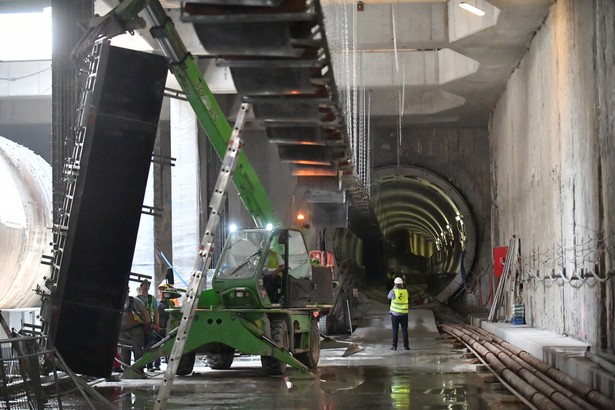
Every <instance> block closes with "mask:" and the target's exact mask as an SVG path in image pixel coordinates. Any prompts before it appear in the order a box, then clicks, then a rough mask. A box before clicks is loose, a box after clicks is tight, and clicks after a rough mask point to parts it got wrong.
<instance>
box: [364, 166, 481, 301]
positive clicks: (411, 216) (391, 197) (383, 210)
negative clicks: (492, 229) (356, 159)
mask: <svg viewBox="0 0 615 410" xmlns="http://www.w3.org/2000/svg"><path fill="white" fill-rule="evenodd" d="M371 199H372V205H373V208H374V212H375V214H376V218H377V219H378V222H379V225H380V229H381V230H382V236H383V238H384V243H383V246H382V251H381V252H378V253H379V256H380V257H381V263H380V265H381V266H384V269H386V270H387V271H388V272H389V273H394V274H395V275H401V276H403V277H405V278H406V281H407V284H408V286H409V288H410V289H411V295H412V299H413V303H414V304H420V303H423V302H426V301H428V300H437V301H440V302H445V301H446V300H448V299H449V298H450V297H451V296H452V295H453V294H455V292H456V291H457V290H458V289H459V288H460V286H461V285H462V284H463V283H464V281H465V275H466V272H467V271H468V270H469V269H470V267H471V266H472V263H473V261H474V256H475V253H476V230H475V224H474V219H473V217H472V213H471V211H470V208H469V206H468V205H467V203H466V201H465V200H464V198H463V196H462V195H461V194H460V193H459V192H458V191H457V190H456V189H455V188H454V187H453V186H452V185H451V184H450V183H448V182H447V181H445V180H444V179H443V178H442V177H440V176H438V175H436V174H434V173H432V172H430V171H427V170H425V169H421V168H416V167H408V166H402V167H386V168H380V169H377V170H375V171H374V174H373V178H372V187H371ZM373 253H374V250H373V249H364V250H363V254H364V259H369V258H370V255H371V254H373Z"/></svg>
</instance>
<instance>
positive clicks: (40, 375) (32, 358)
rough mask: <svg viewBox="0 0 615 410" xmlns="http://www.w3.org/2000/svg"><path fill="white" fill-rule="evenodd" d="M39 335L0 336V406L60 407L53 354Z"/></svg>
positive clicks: (19, 407)
mask: <svg viewBox="0 0 615 410" xmlns="http://www.w3.org/2000/svg"><path fill="white" fill-rule="evenodd" d="M46 345H47V341H46V338H45V337H42V336H38V337H36V336H20V337H14V338H11V339H4V340H0V380H1V381H2V383H0V408H2V409H28V410H32V409H37V410H38V409H61V408H62V403H61V399H60V393H59V384H58V375H57V370H56V367H55V360H54V354H53V351H52V350H47V349H46V347H45V346H46Z"/></svg>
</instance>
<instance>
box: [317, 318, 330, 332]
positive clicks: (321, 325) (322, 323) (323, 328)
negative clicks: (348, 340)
mask: <svg viewBox="0 0 615 410" xmlns="http://www.w3.org/2000/svg"><path fill="white" fill-rule="evenodd" d="M328 320H329V315H328V314H326V315H322V316H320V317H319V318H318V330H319V331H320V333H322V334H323V335H328V334H329V329H328Z"/></svg>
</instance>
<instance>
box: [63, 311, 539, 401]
mask: <svg viewBox="0 0 615 410" xmlns="http://www.w3.org/2000/svg"><path fill="white" fill-rule="evenodd" d="M377 310H379V312H378V313H376V312H374V311H373V310H372V311H371V313H370V314H367V315H365V316H364V317H363V319H362V320H361V322H360V325H359V326H358V327H357V329H356V331H355V332H354V333H353V335H352V336H350V337H347V338H346V340H351V341H355V342H356V343H358V344H359V345H360V346H361V347H362V348H363V350H362V351H360V352H358V353H355V354H353V355H351V356H347V357H342V354H343V353H344V351H345V350H346V349H345V348H336V349H327V350H323V351H322V352H321V359H320V362H319V365H318V368H317V370H316V372H315V375H316V377H314V378H313V379H300V378H296V377H295V376H296V375H298V373H297V372H295V371H294V369H291V368H289V369H288V370H287V374H286V376H285V377H280V376H278V377H271V376H266V375H265V374H264V373H263V371H262V369H261V365H260V358H258V357H252V356H241V357H236V358H235V361H234V363H233V366H232V367H231V369H229V370H224V371H220V370H210V369H209V368H207V367H205V365H204V363H201V362H199V361H198V360H197V363H196V366H195V372H194V373H193V374H192V375H190V376H186V377H180V376H178V377H177V378H176V379H175V382H174V384H173V390H172V393H171V396H170V398H169V400H168V402H167V406H166V408H168V409H322V410H328V409H370V410H376V409H524V408H527V407H526V406H525V405H523V404H522V402H520V401H519V400H518V399H517V398H516V397H515V396H514V395H512V394H511V393H509V392H508V391H507V390H506V389H505V388H504V387H503V386H502V385H500V384H499V383H497V382H494V379H493V377H492V376H491V374H490V373H487V372H485V371H482V370H481V368H480V365H479V364H476V363H475V362H474V361H473V360H472V359H471V358H468V357H467V355H465V353H466V351H465V350H464V349H463V348H457V349H455V348H454V347H453V345H452V344H451V343H450V341H448V340H445V339H444V337H443V336H441V335H439V334H438V333H437V329H436V327H435V321H434V319H433V313H431V311H423V312H419V313H416V312H417V311H411V315H410V317H411V321H410V322H411V323H410V329H411V331H410V334H411V337H410V347H411V350H409V351H405V350H403V348H402V349H401V350H396V351H391V350H390V345H391V342H390V339H391V336H390V332H391V324H390V320H389V317H388V316H387V314H386V309H377ZM413 312H414V313H413ZM400 338H401V335H400ZM399 346H400V347H402V346H403V344H402V343H401V340H400V343H399ZM197 359H198V357H197ZM162 374H163V373H162V372H157V373H149V374H148V376H149V377H148V378H147V379H144V380H121V381H117V382H113V381H104V382H100V383H98V384H96V386H95V387H96V390H97V391H98V392H100V393H101V394H102V395H103V396H104V397H105V398H107V399H108V400H109V401H110V402H112V403H113V405H114V406H115V407H117V408H120V409H150V408H153V405H154V401H155V399H156V395H157V392H158V389H159V386H160V381H161V378H162ZM63 404H64V407H65V408H68V409H76V408H88V405H87V403H86V402H85V400H83V399H82V398H81V396H79V395H77V394H74V395H71V396H69V397H65V398H64V399H63Z"/></svg>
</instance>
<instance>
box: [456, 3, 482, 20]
mask: <svg viewBox="0 0 615 410" xmlns="http://www.w3.org/2000/svg"><path fill="white" fill-rule="evenodd" d="M459 7H461V8H462V9H464V10H467V11H469V12H470V13H472V14H476V15H477V16H480V17H482V16H484V15H485V12H484V11H483V10H481V9H479V8H478V7H476V6H473V5H471V4H470V3H467V2H465V1H462V2H461V3H459Z"/></svg>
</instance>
